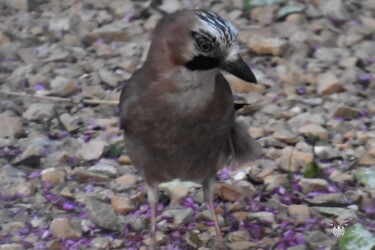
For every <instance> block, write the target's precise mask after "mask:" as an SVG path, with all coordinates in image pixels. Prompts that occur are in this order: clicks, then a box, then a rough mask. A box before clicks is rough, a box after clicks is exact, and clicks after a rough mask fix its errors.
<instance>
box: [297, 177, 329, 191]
mask: <svg viewBox="0 0 375 250" xmlns="http://www.w3.org/2000/svg"><path fill="white" fill-rule="evenodd" d="M299 184H300V185H301V188H302V192H303V193H304V194H308V193H310V192H316V191H326V190H327V188H328V182H327V181H326V180H324V179H315V178H311V179H310V178H301V180H300V181H299Z"/></svg>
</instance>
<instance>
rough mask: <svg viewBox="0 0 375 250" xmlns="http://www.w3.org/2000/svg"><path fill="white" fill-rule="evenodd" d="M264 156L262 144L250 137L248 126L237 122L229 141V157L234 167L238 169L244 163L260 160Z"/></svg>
mask: <svg viewBox="0 0 375 250" xmlns="http://www.w3.org/2000/svg"><path fill="white" fill-rule="evenodd" d="M262 154H263V153H262V148H261V146H260V144H259V143H258V142H257V141H256V140H255V139H254V138H252V137H251V136H250V135H249V133H248V132H247V127H246V125H245V124H244V123H243V122H241V121H238V120H237V121H236V122H235V126H234V129H233V130H232V131H231V136H230V141H229V155H230V161H231V164H232V166H233V167H234V168H238V167H240V166H241V165H243V164H244V163H247V162H249V161H252V160H256V159H258V158H260V157H261V156H262Z"/></svg>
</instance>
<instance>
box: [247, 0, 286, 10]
mask: <svg viewBox="0 0 375 250" xmlns="http://www.w3.org/2000/svg"><path fill="white" fill-rule="evenodd" d="M284 2H285V0H244V3H243V6H244V9H246V10H249V9H253V8H256V7H262V6H267V5H277V4H281V3H284Z"/></svg>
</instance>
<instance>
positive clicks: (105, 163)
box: [89, 159, 119, 177]
mask: <svg viewBox="0 0 375 250" xmlns="http://www.w3.org/2000/svg"><path fill="white" fill-rule="evenodd" d="M118 167H119V164H118V163H117V162H116V161H114V160H109V159H100V160H99V161H98V162H97V163H96V164H95V165H94V166H92V167H90V168H89V170H90V171H92V172H96V173H99V174H104V175H107V176H108V177H114V176H116V175H117V169H118Z"/></svg>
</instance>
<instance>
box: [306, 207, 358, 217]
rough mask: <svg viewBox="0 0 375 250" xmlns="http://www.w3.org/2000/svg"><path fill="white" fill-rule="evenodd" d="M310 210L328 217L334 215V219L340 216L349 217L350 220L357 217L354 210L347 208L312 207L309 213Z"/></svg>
mask: <svg viewBox="0 0 375 250" xmlns="http://www.w3.org/2000/svg"><path fill="white" fill-rule="evenodd" d="M312 210H317V211H318V212H320V213H321V214H324V215H329V216H332V215H334V216H336V217H339V216H341V215H345V216H348V217H351V218H355V217H357V216H356V211H355V210H352V209H347V208H341V207H318V206H314V207H312V208H311V211H312Z"/></svg>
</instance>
